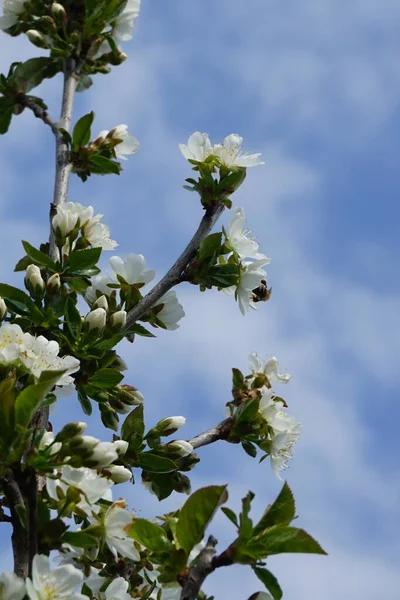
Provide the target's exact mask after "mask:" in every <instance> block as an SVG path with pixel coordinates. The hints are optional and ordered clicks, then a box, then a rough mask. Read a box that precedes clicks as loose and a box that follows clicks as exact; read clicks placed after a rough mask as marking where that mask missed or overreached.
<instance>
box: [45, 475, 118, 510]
mask: <svg viewBox="0 0 400 600" xmlns="http://www.w3.org/2000/svg"><path fill="white" fill-rule="evenodd" d="M71 486H72V487H75V488H77V489H79V490H80V491H81V492H82V496H81V500H80V501H79V502H78V504H77V507H78V508H79V509H80V510H81V511H83V512H84V513H85V514H86V515H87V516H90V515H91V514H92V513H93V512H94V513H97V512H99V510H100V507H99V506H97V505H96V502H98V500H100V498H103V499H104V500H109V501H111V500H112V494H111V487H112V486H113V482H112V481H110V480H109V479H107V478H106V477H99V476H98V474H97V472H96V471H95V470H94V469H88V468H87V467H80V468H78V469H76V468H74V467H70V466H69V465H66V466H64V467H62V469H61V472H60V473H57V471H54V474H53V477H47V479H46V489H47V493H48V494H49V496H50V498H53V500H58V499H59V494H60V493H61V495H64V496H65V495H66V494H67V491H68V488H69V487H71ZM57 489H58V491H57Z"/></svg>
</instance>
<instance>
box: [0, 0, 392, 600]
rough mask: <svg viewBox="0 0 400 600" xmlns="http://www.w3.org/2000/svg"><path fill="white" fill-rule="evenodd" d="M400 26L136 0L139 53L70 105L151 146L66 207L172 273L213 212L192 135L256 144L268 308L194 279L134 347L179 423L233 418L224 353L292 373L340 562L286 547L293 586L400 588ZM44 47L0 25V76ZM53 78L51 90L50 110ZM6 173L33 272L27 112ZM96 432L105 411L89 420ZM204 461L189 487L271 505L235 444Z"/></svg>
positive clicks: (319, 500) (352, 9) (134, 363)
mask: <svg viewBox="0 0 400 600" xmlns="http://www.w3.org/2000/svg"><path fill="white" fill-rule="evenodd" d="M399 27H400V4H399V3H398V2H397V1H396V0H385V2H381V1H379V0H347V1H346V2H342V1H341V0H325V1H324V2H321V1H319V0H302V2H298V1H297V0H281V1H280V2H277V1H276V0H275V1H273V0H248V2H246V3H244V2H240V1H239V0H231V1H228V0H217V1H215V0H214V2H212V1H211V0H202V2H183V0H181V1H178V0H175V1H172V0H170V1H169V2H165V0H164V1H163V0H151V2H150V1H146V0H143V7H142V12H141V15H140V18H139V20H138V22H137V28H136V32H135V36H134V39H133V40H132V41H131V42H130V43H129V44H126V47H124V49H125V50H126V52H127V54H128V55H129V59H128V60H127V61H126V62H125V63H124V64H123V65H122V66H121V67H119V68H116V69H115V70H114V71H113V73H112V74H111V75H109V76H107V77H104V76H98V77H97V79H96V80H95V86H93V87H92V89H91V90H90V91H89V92H87V93H85V94H83V95H81V96H80V97H79V98H78V102H77V105H76V112H75V116H76V117H77V118H78V117H79V116H81V115H82V114H84V113H85V112H88V111H89V110H92V109H94V110H95V112H96V121H95V125H94V131H95V132H97V131H100V130H101V129H111V128H112V127H113V126H115V125H117V124H119V123H126V124H128V125H129V129H130V131H131V132H132V133H133V134H134V135H135V136H136V137H138V139H139V140H140V143H141V148H140V152H139V153H138V154H137V155H136V156H134V157H132V158H131V159H130V160H129V161H127V162H126V163H124V172H123V174H122V175H121V177H120V178H117V177H113V176H109V177H107V178H97V179H96V178H94V177H92V178H91V179H89V181H88V182H87V183H85V184H82V183H81V182H80V181H79V180H76V181H73V183H72V185H71V191H70V200H72V201H75V202H82V203H83V204H93V205H94V206H95V208H96V209H97V210H98V211H99V212H104V213H105V217H104V221H105V222H106V223H107V224H109V225H110V227H111V232H112V237H113V238H114V239H116V240H117V241H118V242H119V244H120V246H119V248H118V253H119V254H120V255H122V256H123V255H125V254H127V253H129V252H137V253H139V252H140V253H143V254H144V255H145V256H146V258H147V260H148V263H149V265H150V266H151V267H152V268H153V267H154V268H157V274H158V276H161V275H162V274H163V272H164V271H165V270H166V269H167V268H168V266H169V265H170V264H171V263H172V262H173V261H174V259H175V258H176V255H177V253H178V252H179V251H180V249H181V248H182V247H183V246H184V244H185V243H186V242H187V240H188V239H189V238H190V236H191V234H192V232H193V231H194V229H195V228H196V226H197V223H198V220H199V218H200V217H201V209H200V206H199V203H198V201H197V199H196V197H195V196H194V195H193V194H192V195H191V194H189V193H188V192H185V191H184V190H183V189H182V184H183V183H184V179H185V177H188V176H190V170H189V168H188V165H187V163H186V162H185V160H184V159H183V158H182V156H181V155H180V153H179V151H178V143H179V142H186V140H187V138H188V136H189V134H190V133H192V132H193V131H195V130H197V129H199V130H201V131H206V132H208V133H209V134H210V136H211V138H212V139H213V140H215V141H217V140H219V139H221V138H223V137H224V136H225V135H227V134H229V133H231V132H238V133H240V134H241V135H242V136H243V137H244V143H245V147H246V149H248V150H251V151H261V152H262V153H263V157H264V160H265V163H266V164H265V166H264V167H258V168H257V169H254V170H250V169H249V172H248V177H247V179H246V182H245V184H244V185H243V186H242V188H241V189H240V191H239V192H238V193H237V194H236V195H235V196H234V197H233V201H234V204H235V205H237V206H243V207H244V208H245V211H246V214H247V216H248V225H249V227H250V228H251V229H253V230H254V234H255V235H256V237H257V239H258V240H259V241H260V243H261V251H262V252H265V253H266V254H267V255H268V256H270V257H271V259H272V262H271V265H270V266H269V269H268V277H269V282H270V284H271V285H272V286H273V296H272V299H271V301H270V302H269V303H268V304H265V305H263V306H262V307H261V308H260V310H259V311H258V312H257V313H252V314H249V315H247V316H246V317H242V315H241V314H240V312H239V309H238V307H237V305H235V303H234V301H233V299H232V298H230V297H227V296H224V295H222V294H218V293H217V292H215V293H214V292H208V293H205V294H200V293H198V291H197V290H196V289H195V288H191V287H189V286H186V287H183V286H182V287H181V288H180V289H178V290H177V292H178V296H179V298H180V301H181V302H182V304H183V305H184V308H185V311H186V318H185V319H184V320H183V321H182V326H181V328H180V329H179V330H178V331H176V332H161V333H160V335H159V337H158V338H157V340H147V339H143V340H138V341H137V342H136V343H135V344H134V345H133V346H131V345H128V344H127V345H126V346H124V349H123V353H124V357H125V358H126V360H127V362H128V363H129V365H130V370H129V372H128V375H127V382H128V383H131V384H133V385H136V386H137V387H139V389H140V390H141V391H142V392H143V394H144V396H145V398H146V413H147V416H148V419H149V423H153V422H155V421H156V420H157V419H158V418H161V417H163V416H168V415H173V414H184V415H185V416H187V418H188V422H187V425H186V426H185V429H183V430H182V436H183V437H186V438H189V437H191V436H192V435H194V434H196V433H198V432H199V431H200V430H203V429H206V428H208V427H209V426H211V425H213V424H214V423H216V422H218V420H220V418H221V417H222V411H223V406H224V404H225V402H226V401H227V400H228V399H229V390H230V368H231V367H232V366H237V367H240V368H242V369H245V368H246V364H247V356H248V354H249V353H250V352H251V351H253V350H256V351H258V352H259V353H260V354H262V355H265V354H274V355H276V356H277V357H278V358H279V359H280V362H281V365H282V366H283V367H285V368H287V369H288V370H289V371H290V372H291V373H292V376H293V377H292V381H291V383H290V384H289V386H288V387H286V388H285V389H284V392H285V394H286V396H285V397H287V399H288V401H289V405H290V411H291V412H292V413H293V414H294V415H295V416H296V418H297V419H298V420H300V421H302V422H303V423H304V428H303V435H302V437H301V439H300V442H299V444H298V446H297V448H296V450H295V459H294V460H293V461H292V464H291V468H290V469H289V471H287V479H288V482H289V484H290V485H291V487H292V488H293V490H294V492H295V496H296V499H297V510H298V514H299V515H300V518H299V521H298V522H299V525H301V526H303V527H305V528H306V529H307V530H308V531H310V532H311V533H312V534H314V535H315V536H316V537H317V539H318V540H319V541H320V543H321V544H322V545H323V547H324V548H325V549H326V550H327V551H328V552H329V556H328V557H309V556H304V557H303V556H296V555H293V556H292V555H288V556H282V557H274V558H273V559H271V560H270V561H269V568H270V569H271V570H272V571H273V572H275V573H276V575H277V576H278V577H279V579H280V582H281V585H282V587H283V590H284V598H285V600H310V599H314V598H316V599H317V598H324V600H336V599H337V598H338V597H340V598H341V599H342V600H350V599H351V600H358V599H360V600H361V599H362V600H375V599H376V598H377V597H385V598H386V600H394V599H395V597H398V592H397V590H398V588H399V584H400V576H399V572H398V564H397V563H398V561H396V560H395V557H396V556H397V557H398V556H399V551H400V544H399V541H398V537H399V533H400V531H399V525H398V523H399V517H400V512H399V504H400V503H399V491H400V485H399V475H400V473H399V466H398V461H397V456H398V443H397V437H398V434H397V429H398V421H399V417H400V409H399V407H398V387H399V380H400V370H399V368H398V360H399V359H398V357H399V355H400V323H399V320H400V319H399V306H400V304H399V303H400V285H399V280H398V276H397V274H398V273H399V266H400V265H399V257H398V252H399V242H398V235H397V231H398V221H399V218H400V210H399V204H398V197H397V196H398V188H399V178H398V169H397V165H398V151H399V144H398V130H399V126H400V113H399V100H400V69H399V56H400V39H399V36H398V31H399ZM31 55H40V51H39V50H38V49H35V48H33V47H30V46H29V44H27V43H25V41H24V40H22V39H21V38H17V39H11V38H9V37H7V36H5V35H1V36H0V71H1V72H4V71H6V70H7V69H8V66H9V64H10V63H11V62H12V61H13V60H18V59H19V60H23V59H25V58H27V57H28V56H31ZM60 83H61V82H60V79H59V78H56V79H54V80H52V81H50V82H48V83H46V84H45V85H43V86H42V94H43V97H44V99H45V100H46V102H47V103H48V104H49V107H50V110H51V113H52V114H53V115H55V116H56V115H57V113H58V111H59V98H60ZM0 172H1V181H2V186H1V187H2V193H1V197H0V211H1V215H0V226H1V232H2V235H1V236H0V253H1V256H3V257H4V258H3V260H2V261H1V264H0V276H1V278H2V280H3V281H8V282H20V283H21V281H22V278H21V277H20V276H19V275H16V274H13V273H12V272H11V271H12V266H11V265H14V264H15V262H16V261H17V260H18V258H19V257H20V256H21V255H22V252H21V248H20V245H19V240H20V239H21V238H22V237H23V238H24V239H29V240H30V241H31V242H32V243H39V242H40V241H42V240H44V239H46V237H47V211H48V203H49V201H50V200H51V194H52V186H53V181H52V177H53V140H52V138H51V133H50V131H48V130H47V129H46V128H45V127H44V125H43V124H42V123H40V122H38V121H37V120H36V119H34V118H33V116H32V115H30V114H25V113H24V114H23V115H22V116H21V117H18V118H16V119H14V121H13V123H12V127H11V129H10V132H9V134H8V135H7V136H5V137H4V138H2V139H1V140H0ZM227 219H228V215H226V216H225V217H224V222H225V223H226V222H227ZM105 254H106V253H105ZM107 258H108V257H107V256H105V260H104V264H106V260H107ZM75 411H76V412H75ZM72 412H74V418H76V419H80V418H81V415H80V413H79V407H78V405H77V404H76V402H75V401H74V400H73V399H63V400H61V401H60V404H59V406H58V408H57V412H56V414H55V415H54V417H53V422H54V425H55V427H57V425H58V424H60V423H62V422H64V421H65V419H67V418H68V419H71V414H72ZM100 432H101V428H99V426H98V422H97V420H96V419H93V420H92V422H91V424H90V431H89V433H92V434H95V435H96V434H100ZM200 456H201V458H202V461H201V463H200V465H199V466H198V467H197V469H196V470H195V471H194V475H193V477H192V481H193V486H194V487H198V486H201V485H205V484H209V483H225V482H228V483H229V489H230V503H229V505H230V506H231V507H232V508H238V507H239V504H240V498H241V497H243V496H244V495H245V494H246V492H247V490H248V489H252V490H253V491H254V492H255V493H256V500H255V502H254V510H255V513H256V514H257V513H260V512H261V511H262V509H263V508H264V507H265V506H266V505H267V504H268V503H269V502H270V501H271V499H273V498H274V496H275V495H276V494H277V492H278V490H279V487H280V483H279V482H278V481H277V480H276V479H275V478H274V476H273V474H272V472H271V471H270V469H269V465H268V463H267V462H265V463H263V464H261V465H258V463H257V462H256V461H254V460H252V459H250V458H249V457H247V456H245V455H244V454H243V453H242V452H240V450H239V449H238V448H236V447H233V446H228V445H223V444H222V443H219V444H216V445H214V446H212V447H211V448H205V449H203V450H201V451H200ZM124 493H125V495H126V496H127V497H128V498H129V501H130V504H131V506H132V507H135V508H137V509H139V510H141V511H142V514H143V515H148V516H152V515H154V514H158V513H160V511H161V510H163V508H162V507H160V506H159V504H158V502H157V501H156V500H155V499H154V498H153V497H150V498H149V497H148V496H147V495H145V494H144V492H143V490H142V488H141V486H140V485H136V486H134V487H130V488H129V487H127V488H125V489H124ZM181 501H182V497H177V496H174V497H172V498H171V499H168V500H167V501H166V502H165V508H164V510H165V511H167V510H169V509H171V508H173V507H176V506H178V505H179V503H180V502H181ZM2 527H4V530H6V525H2ZM210 531H212V532H213V533H215V535H216V536H217V537H218V538H219V539H220V542H221V549H222V546H223V544H224V543H225V544H226V543H228V542H229V541H230V540H231V539H232V538H233V535H234V531H233V528H232V529H230V527H229V524H228V522H227V521H226V519H225V518H222V516H221V517H218V518H217V519H216V521H215V524H214V525H213V526H212V528H211V530H210ZM9 560H10V558H9V555H8V554H7V552H4V555H3V560H2V563H4V566H5V567H6V566H7V565H8V564H9ZM2 566H3V565H2ZM207 589H208V590H209V591H210V592H211V591H212V592H213V593H215V596H216V599H217V600H223V599H225V598H230V599H232V600H246V599H247V598H248V596H249V595H250V594H251V593H252V592H254V591H256V590H257V589H261V584H260V585H259V584H258V583H257V582H256V581H255V580H254V579H253V578H252V576H251V574H250V573H249V572H248V570H247V569H244V568H240V567H235V568H230V569H229V571H227V570H220V572H217V573H215V574H213V575H212V576H211V577H210V578H209V580H208V583H207Z"/></svg>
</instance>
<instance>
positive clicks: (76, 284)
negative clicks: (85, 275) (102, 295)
mask: <svg viewBox="0 0 400 600" xmlns="http://www.w3.org/2000/svg"><path fill="white" fill-rule="evenodd" d="M67 283H68V287H69V289H70V290H72V291H73V292H76V293H77V294H81V295H83V294H84V293H85V292H86V290H87V289H88V287H89V285H90V284H89V283H88V282H87V281H85V280H84V279H81V278H80V277H72V279H69V280H68V281H67Z"/></svg>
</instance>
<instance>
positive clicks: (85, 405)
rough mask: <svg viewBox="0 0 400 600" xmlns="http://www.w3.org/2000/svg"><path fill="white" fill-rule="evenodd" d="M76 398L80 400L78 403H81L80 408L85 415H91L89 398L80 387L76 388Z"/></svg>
mask: <svg viewBox="0 0 400 600" xmlns="http://www.w3.org/2000/svg"><path fill="white" fill-rule="evenodd" d="M78 400H79V402H80V405H81V407H82V410H83V412H84V413H85V415H91V414H92V403H91V402H90V400H89V398H88V397H87V395H86V394H85V392H84V391H83V390H82V389H80V388H78Z"/></svg>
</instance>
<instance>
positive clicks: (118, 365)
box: [110, 354, 143, 397]
mask: <svg viewBox="0 0 400 600" xmlns="http://www.w3.org/2000/svg"><path fill="white" fill-rule="evenodd" d="M110 367H111V368H112V369H115V371H126V370H127V369H128V365H127V364H126V362H125V361H124V360H123V359H122V358H121V357H120V356H118V354H117V356H116V357H115V359H114V362H113V363H112V364H111V365H110ZM121 387H125V386H121ZM128 387H130V386H128ZM133 389H135V388H133ZM142 397H143V396H142Z"/></svg>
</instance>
